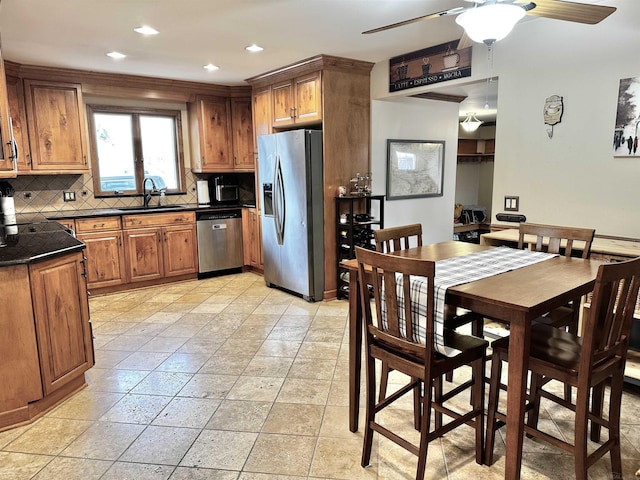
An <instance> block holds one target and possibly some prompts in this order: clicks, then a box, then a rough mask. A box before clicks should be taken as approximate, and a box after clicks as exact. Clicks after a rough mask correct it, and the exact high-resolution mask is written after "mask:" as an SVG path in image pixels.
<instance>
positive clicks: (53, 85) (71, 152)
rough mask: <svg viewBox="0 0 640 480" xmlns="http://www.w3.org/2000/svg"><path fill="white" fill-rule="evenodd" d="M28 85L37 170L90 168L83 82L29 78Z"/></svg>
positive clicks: (33, 163) (33, 160) (33, 166)
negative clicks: (81, 84) (81, 83)
mask: <svg viewBox="0 0 640 480" xmlns="http://www.w3.org/2000/svg"><path fill="white" fill-rule="evenodd" d="M24 89H25V100H26V110H27V126H28V129H29V143H30V145H31V169H32V170H33V172H34V173H36V172H37V173H84V172H88V171H89V167H88V162H87V143H86V138H87V134H86V128H85V117H84V110H83V103H82V88H81V86H80V84H76V83H62V82H49V81H42V80H25V81H24Z"/></svg>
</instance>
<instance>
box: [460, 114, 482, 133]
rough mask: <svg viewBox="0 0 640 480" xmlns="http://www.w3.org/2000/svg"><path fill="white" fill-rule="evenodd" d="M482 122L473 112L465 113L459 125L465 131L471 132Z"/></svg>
mask: <svg viewBox="0 0 640 480" xmlns="http://www.w3.org/2000/svg"><path fill="white" fill-rule="evenodd" d="M482 124H483V122H482V121H480V120H478V119H477V118H476V114H475V113H467V118H465V119H464V120H463V121H462V122H460V126H461V127H462V129H463V130H464V131H465V132H467V133H472V132H475V131H476V130H478V128H480V125H482Z"/></svg>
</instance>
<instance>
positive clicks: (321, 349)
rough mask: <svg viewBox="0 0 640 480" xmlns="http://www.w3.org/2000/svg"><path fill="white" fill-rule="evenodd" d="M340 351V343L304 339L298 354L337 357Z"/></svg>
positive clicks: (306, 356) (314, 356)
mask: <svg viewBox="0 0 640 480" xmlns="http://www.w3.org/2000/svg"><path fill="white" fill-rule="evenodd" d="M339 351H340V344H339V343H332V342H307V341H304V342H302V344H301V345H300V351H299V352H298V356H300V357H304V358H324V359H335V358H336V356H337V355H338V352H339Z"/></svg>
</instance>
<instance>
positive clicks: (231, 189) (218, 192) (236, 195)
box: [213, 176, 240, 203]
mask: <svg viewBox="0 0 640 480" xmlns="http://www.w3.org/2000/svg"><path fill="white" fill-rule="evenodd" d="M213 183H214V195H215V201H216V202H218V203H229V202H238V201H239V199H240V187H239V186H238V183H237V182H233V181H231V182H229V181H228V180H227V179H226V178H225V177H224V176H220V177H215V178H214V180H213Z"/></svg>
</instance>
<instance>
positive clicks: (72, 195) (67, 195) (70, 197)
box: [62, 192, 76, 202]
mask: <svg viewBox="0 0 640 480" xmlns="http://www.w3.org/2000/svg"><path fill="white" fill-rule="evenodd" d="M62 195H63V196H62V198H63V199H64V201H65V202H75V201H76V192H62Z"/></svg>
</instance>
